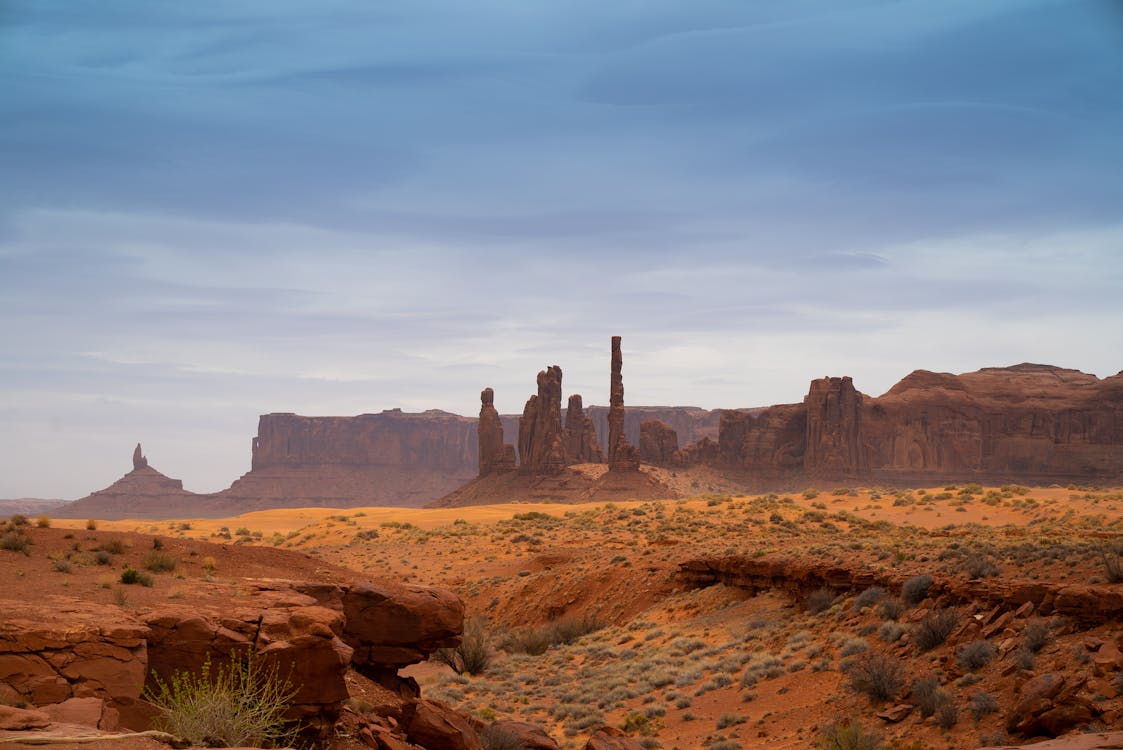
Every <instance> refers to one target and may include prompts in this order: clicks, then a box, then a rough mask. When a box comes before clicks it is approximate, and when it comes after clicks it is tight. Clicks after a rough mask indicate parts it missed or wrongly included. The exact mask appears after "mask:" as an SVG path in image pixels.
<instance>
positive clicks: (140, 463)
mask: <svg viewBox="0 0 1123 750" xmlns="http://www.w3.org/2000/svg"><path fill="white" fill-rule="evenodd" d="M145 466H148V459H147V458H145V457H144V453H142V452H141V450H140V443H137V444H136V448H135V449H134V450H133V471H136V470H137V469H143V468H144V467H145Z"/></svg>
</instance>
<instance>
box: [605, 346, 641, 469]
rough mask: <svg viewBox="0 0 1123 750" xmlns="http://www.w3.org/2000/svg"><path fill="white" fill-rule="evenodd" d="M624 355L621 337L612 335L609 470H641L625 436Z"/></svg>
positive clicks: (634, 452)
mask: <svg viewBox="0 0 1123 750" xmlns="http://www.w3.org/2000/svg"><path fill="white" fill-rule="evenodd" d="M623 367H624V355H623V354H622V353H621V352H620V337H619V336H613V337H612V379H611V381H610V383H609V401H608V403H609V406H608V470H609V471H639V456H638V455H637V454H636V449H635V446H633V445H632V444H630V443H629V442H628V439H627V438H626V437H624V376H623V375H621V370H622V369H623Z"/></svg>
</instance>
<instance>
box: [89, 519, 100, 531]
mask: <svg viewBox="0 0 1123 750" xmlns="http://www.w3.org/2000/svg"><path fill="white" fill-rule="evenodd" d="M96 530H97V521H95V520H94V519H92V518H91V519H90V520H88V521H86V531H96Z"/></svg>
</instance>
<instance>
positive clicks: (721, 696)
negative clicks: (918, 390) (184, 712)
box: [0, 467, 1123, 750]
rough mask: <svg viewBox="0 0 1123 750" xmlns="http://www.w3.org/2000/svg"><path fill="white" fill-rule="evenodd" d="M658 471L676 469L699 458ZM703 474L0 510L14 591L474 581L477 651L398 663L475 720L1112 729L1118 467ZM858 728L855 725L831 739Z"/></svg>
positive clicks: (374, 715) (207, 597)
mask: <svg viewBox="0 0 1123 750" xmlns="http://www.w3.org/2000/svg"><path fill="white" fill-rule="evenodd" d="M644 471H659V472H663V474H662V476H661V477H660V480H661V481H664V482H667V483H670V484H672V485H673V484H676V483H678V486H679V487H680V488H681V490H682V491H683V492H684V494H687V493H688V491H689V487H690V486H691V485H697V484H698V483H699V480H698V479H694V480H689V481H688V476H687V475H686V473H679V472H670V471H667V470H657V469H648V468H646V467H645V469H644ZM702 482H703V485H702V487H701V488H700V489H695V494H694V495H692V496H688V497H683V498H681V499H672V500H659V501H620V502H612V503H585V504H573V505H561V504H552V503H538V504H531V503H505V504H501V505H474V506H468V507H459V508H436V509H410V508H386V507H365V508H346V509H332V508H314V509H310V508H305V509H275V510H268V511H261V512H255V513H249V514H245V515H240V516H236V517H231V518H225V519H197V518H182V519H174V520H162V521H148V520H142V521H135V520H116V521H106V520H99V519H89V520H77V519H50V518H49V517H48V516H44V517H42V518H40V519H33V518H29V519H26V523H25V524H23V525H21V526H19V527H18V528H16V527H13V526H12V525H11V523H10V522H9V523H8V524H7V526H6V530H5V531H4V532H3V533H4V534H5V537H4V538H5V547H6V549H4V550H0V566H2V567H0V572H2V578H3V580H4V581H5V587H4V592H3V594H2V598H3V599H5V600H8V602H7V603H14V602H22V603H27V602H36V603H38V604H43V603H45V602H57V607H58V608H59V610H60V611H65V610H66V606H67V603H68V602H74V601H83V602H87V603H90V604H91V605H96V606H99V607H103V608H105V609H106V610H107V611H112V610H117V611H120V612H122V613H123V614H125V615H128V616H130V617H133V618H136V619H139V620H144V619H145V617H146V616H149V615H151V614H152V613H153V612H158V611H159V610H161V609H162V608H166V607H168V606H169V605H172V606H178V607H184V606H185V607H188V608H189V609H190V608H199V609H203V608H206V607H217V608H219V609H222V608H229V607H232V606H235V605H239V604H242V603H249V602H252V601H254V597H256V596H258V595H259V592H260V591H262V590H263V589H270V588H275V587H272V586H271V584H270V582H273V581H276V580H278V579H291V580H300V581H312V582H320V583H322V584H325V585H330V584H340V583H352V584H353V583H355V582H359V581H367V580H385V581H394V582H401V583H404V584H406V585H409V586H422V587H433V588H435V589H440V590H445V591H448V592H452V593H454V594H455V595H457V596H458V597H460V599H461V600H462V601H463V603H464V612H463V616H464V635H463V641H462V644H461V646H460V648H459V653H458V652H457V650H455V649H452V648H443V649H440V650H438V651H435V652H434V653H433V654H432V655H430V656H429V658H428V659H426V660H424V661H421V662H420V663H415V664H412V665H409V666H406V667H404V668H403V669H402V670H401V675H402V677H405V678H409V679H412V680H415V681H416V683H417V685H418V686H419V688H420V692H421V695H422V697H424V698H425V699H427V700H432V701H437V702H440V703H441V704H444V705H445V706H448V707H450V708H452V709H454V710H455V711H456V712H459V713H460V714H461V715H463V716H464V717H466V718H467V720H468V721H469V722H471V723H472V725H473V726H475V727H477V728H486V727H487V726H488V725H490V724H491V723H493V722H496V721H504V720H515V721H521V722H529V723H531V724H534V725H538V726H540V727H542V728H543V729H544V730H545V732H546V733H547V734H548V735H549V736H550V737H551V738H552V739H553V740H554V741H555V742H556V743H557V745H558V746H559V747H561V748H583V747H586V742H587V741H588V740H589V738H590V735H591V734H592V733H593V732H594V731H595V730H596V729H597V728H599V727H602V726H606V725H607V726H609V727H615V728H618V729H619V730H622V732H623V733H624V734H623V735H622V736H620V737H613V738H611V739H612V741H615V742H618V743H620V744H617V745H603V746H604V747H637V746H638V747H650V748H656V747H661V748H668V749H670V748H680V749H681V750H687V749H689V748H710V749H711V750H736V748H758V747H761V748H763V747H768V748H792V749H794V748H808V747H820V746H821V747H840V748H844V747H875V746H876V745H874V744H852V745H851V744H843V743H845V742H858V743H861V742H866V743H873V742H875V741H880V742H881V743H882V746H883V747H887V748H901V749H902V750H903V749H905V748H912V749H915V750H922V749H924V748H949V749H951V748H974V747H998V746H1005V745H1009V746H1016V745H1021V744H1023V743H1026V742H1029V741H1031V740H1041V739H1046V738H1050V737H1053V736H1062V737H1064V736H1066V735H1070V734H1074V735H1082V736H1085V737H1088V738H1089V739H1091V735H1089V734H1088V733H1096V732H1104V731H1108V730H1112V729H1118V728H1119V727H1120V723H1121V720H1123V696H1121V693H1123V654H1121V653H1120V648H1119V645H1118V644H1119V642H1120V636H1121V635H1123V625H1121V620H1120V618H1121V616H1123V583H1120V581H1123V557H1121V552H1123V550H1121V549H1120V548H1119V547H1118V546H1117V543H1116V540H1117V539H1118V538H1119V536H1120V534H1121V533H1123V490H1121V489H1118V488H1114V489H1113V488H1103V487H1091V486H1078V485H1069V486H1066V487H1060V486H1052V487H1025V486H1020V485H1005V486H997V487H983V486H980V485H972V484H961V485H952V484H949V485H944V486H936V487H923V488H920V487H918V488H913V489H887V488H871V487H837V488H833V489H819V490H814V489H808V490H805V491H801V492H788V493H769V494H759V495H742V494H737V493H731V492H723V491H719V490H720V489H721V488H720V487H716V486H715V487H713V488H711V487H709V486H707V485H705V484H704V482H705V479H703V480H702ZM16 536H18V537H19V538H21V539H23V540H25V542H26V544H23V545H19V548H18V549H9V548H8V547H11V546H13V545H10V544H8V543H7V540H9V539H14V538H15V537H16ZM154 561H155V562H154ZM125 570H133V571H136V572H140V573H141V579H142V580H141V582H140V585H137V584H135V583H134V584H131V585H130V584H125V583H122V573H123V572H124V571H125ZM13 606H14V604H13ZM6 608H8V607H6ZM8 609H11V608H8ZM450 665H451V666H450ZM346 684H347V692H348V697H347V698H346V699H345V700H344V702H343V709H342V710H343V714H344V718H347V717H350V718H351V722H350V723H349V724H348V723H347V722H346V721H341V722H340V723H338V724H337V725H336V727H335V728H334V729H333V730H332V731H333V732H334V735H333V736H331V737H330V738H327V739H326V740H325V741H326V742H327V743H328V744H329V745H330V746H332V747H338V748H349V747H363V746H369V743H368V744H367V745H364V744H363V743H362V742H361V739H362V736H361V733H360V732H359V730H357V729H356V727H361V726H362V724H363V722H364V721H373V722H377V721H378V720H379V717H380V716H386V715H388V714H393V711H394V702H395V700H397V699H396V698H394V696H392V695H391V694H390V691H388V690H387V689H386V687H385V686H384V685H380V684H378V682H377V681H372V680H371V679H368V678H367V677H365V676H364V675H363V674H360V673H359V672H357V671H355V670H350V671H348V673H347V676H346ZM1027 691H1037V692H1036V695H1037V698H1036V700H1030V699H1029V698H1031V697H1032V696H1029V695H1028V692H1027ZM8 698H9V700H8V702H9V703H16V702H18V700H12V699H13V698H16V699H18V696H12V695H9V696H8ZM390 723H391V724H393V722H390ZM840 726H842V727H844V728H848V729H849V731H850V732H851V734H850V735H846V736H843V737H842V738H837V737H836V738H834V740H832V739H831V737H832V735H831V734H830V733H831V732H832V731H834V730H837V728H838V727H840ZM348 727H350V729H348ZM8 735H9V736H8V737H7V738H6V739H7V740H8V741H11V740H15V739H17V738H18V736H19V735H16V734H12V733H8ZM874 737H876V738H877V739H876V740H875V739H874ZM832 741H834V742H836V744H829V743H830V742H832ZM1062 741H1063V740H1062ZM130 742H132V743H149V742H152V741H151V740H141V739H137V740H130ZM387 742H388V740H387ZM492 743H493V744H490V745H485V746H487V747H489V748H490V747H499V746H500V745H498V744H495V741H494V738H492ZM624 743H634V744H624ZM822 743H828V744H822ZM122 746H125V745H122ZM129 746H132V745H129ZM136 746H137V747H141V746H145V745H142V744H136ZM152 746H155V744H153V745H152ZM375 746H380V745H375ZM386 746H390V745H386ZM450 746H451V745H450ZM515 746H517V745H515ZM528 746H529V745H528ZM1066 746H1075V745H1066ZM1081 746H1083V745H1081ZM1088 746H1089V747H1096V746H1097V745H1088ZM1104 746H1105V747H1106V746H1110V745H1104ZM402 747H408V745H402Z"/></svg>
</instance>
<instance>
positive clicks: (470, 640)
mask: <svg viewBox="0 0 1123 750" xmlns="http://www.w3.org/2000/svg"><path fill="white" fill-rule="evenodd" d="M433 658H435V659H436V660H437V661H439V662H443V663H445V664H447V665H448V666H450V667H452V669H453V671H454V672H456V673H457V674H464V673H465V672H467V673H468V674H474V675H478V674H483V673H484V672H486V671H487V668H488V666H489V665H490V664H491V636H490V634H489V633H488V629H487V619H486V618H484V617H473V618H471V619H470V620H467V621H466V622H465V623H464V634H463V635H462V636H461V638H460V645H459V646H457V647H456V648H441V649H437V651H436V652H435V653H434V654H433Z"/></svg>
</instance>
